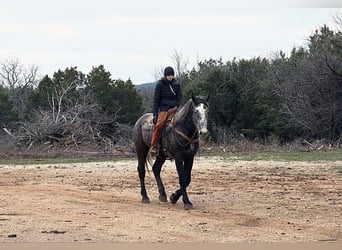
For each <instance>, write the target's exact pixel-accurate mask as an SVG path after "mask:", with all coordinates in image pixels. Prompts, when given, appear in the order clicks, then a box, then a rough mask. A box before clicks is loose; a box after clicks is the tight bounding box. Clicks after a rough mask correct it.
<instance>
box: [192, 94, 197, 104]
mask: <svg viewBox="0 0 342 250" xmlns="http://www.w3.org/2000/svg"><path fill="white" fill-rule="evenodd" d="M191 99H192V101H193V102H194V103H195V104H196V96H195V95H194V93H193V92H191Z"/></svg>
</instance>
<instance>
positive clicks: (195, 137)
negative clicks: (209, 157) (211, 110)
mask: <svg viewBox="0 0 342 250" xmlns="http://www.w3.org/2000/svg"><path fill="white" fill-rule="evenodd" d="M206 106H207V105H206ZM192 113H193V114H192V119H193V120H194V115H195V113H196V112H195V111H194V110H192ZM195 127H196V126H195ZM172 130H173V132H174V133H176V134H178V135H180V136H181V137H183V138H184V139H185V140H186V141H187V142H186V143H185V144H183V143H181V142H180V140H179V139H178V138H177V136H176V135H175V138H176V141H177V143H178V144H179V145H180V146H182V147H186V146H188V145H190V144H194V143H196V142H198V141H199V137H198V134H199V133H198V129H197V127H196V129H195V132H194V134H193V135H192V137H191V138H190V137H189V136H187V135H186V134H184V133H183V132H182V131H180V130H179V129H176V128H174V129H172Z"/></svg>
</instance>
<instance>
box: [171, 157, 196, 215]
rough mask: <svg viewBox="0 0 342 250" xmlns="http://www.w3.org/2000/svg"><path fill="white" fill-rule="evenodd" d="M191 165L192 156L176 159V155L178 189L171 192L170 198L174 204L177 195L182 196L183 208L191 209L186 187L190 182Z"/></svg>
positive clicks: (177, 197)
mask: <svg viewBox="0 0 342 250" xmlns="http://www.w3.org/2000/svg"><path fill="white" fill-rule="evenodd" d="M192 165H193V157H190V158H188V159H185V160H183V159H182V158H179V159H177V157H176V167H177V172H178V178H179V184H180V189H179V190H177V191H176V192H175V193H173V194H172V195H171V197H170V200H171V202H172V203H173V204H175V203H176V202H177V201H178V199H179V197H180V196H181V195H182V196H183V203H184V209H192V208H193V205H192V203H191V202H190V200H189V197H188V193H187V191H186V188H187V187H188V186H189V184H190V182H191V170H192Z"/></svg>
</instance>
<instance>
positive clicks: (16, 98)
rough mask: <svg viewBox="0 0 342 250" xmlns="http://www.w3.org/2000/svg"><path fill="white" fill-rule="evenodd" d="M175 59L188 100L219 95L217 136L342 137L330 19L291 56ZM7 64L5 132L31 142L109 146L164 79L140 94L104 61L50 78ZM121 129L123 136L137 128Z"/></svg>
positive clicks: (339, 39)
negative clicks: (189, 62)
mask: <svg viewBox="0 0 342 250" xmlns="http://www.w3.org/2000/svg"><path fill="white" fill-rule="evenodd" d="M174 58H176V59H177V60H176V63H175V67H176V69H177V72H178V77H179V78H180V81H181V84H182V88H183V92H184V96H185V99H186V98H190V95H191V93H194V94H203V95H207V94H209V95H210V113H209V123H208V124H209V129H210V137H211V139H212V141H213V142H215V143H229V142H230V141H231V139H232V138H234V137H239V136H244V137H246V138H248V139H251V140H259V141H262V142H268V141H270V140H273V139H274V138H276V139H277V140H278V141H279V142H281V143H285V142H291V141H293V140H296V139H298V138H302V139H307V140H314V139H325V140H328V141H329V142H331V143H339V141H340V140H341V135H342V60H341V59H342V34H341V32H340V31H333V30H331V29H330V28H328V27H327V26H322V27H320V28H319V29H317V30H316V31H315V32H314V33H313V34H312V35H311V36H310V37H308V39H307V44H306V45H305V46H300V47H294V48H293V49H292V51H291V53H290V54H289V55H286V54H285V53H284V52H282V51H279V52H275V53H274V54H273V56H272V57H271V58H261V57H256V58H252V59H239V60H238V59H233V60H229V61H223V60H222V59H217V60H215V59H208V60H204V61H202V62H198V65H197V66H196V67H194V68H193V69H191V70H185V68H186V67H184V65H183V66H182V61H181V57H180V56H179V54H176V56H175V57H174ZM0 67H1V68H0V125H1V126H2V128H3V130H2V132H1V133H2V134H4V133H5V134H6V135H9V136H12V137H13V138H16V141H17V143H22V142H24V144H25V146H26V147H30V146H32V145H35V144H44V143H46V142H47V141H49V142H50V143H51V145H52V144H53V143H54V142H59V143H62V144H63V145H70V144H71V145H74V146H79V145H81V144H85V143H86V142H85V141H92V142H96V143H97V144H101V145H108V142H109V141H110V142H111V143H112V142H113V140H114V141H115V140H116V139H115V138H113V136H112V135H113V134H115V133H118V131H120V128H122V126H123V125H125V126H132V124H134V123H135V121H136V120H137V119H138V117H139V116H140V115H141V114H143V113H144V112H149V111H151V101H149V100H150V99H151V93H153V90H154V85H152V86H151V88H150V90H149V91H146V89H145V90H144V91H139V90H137V88H136V87H135V86H134V85H133V84H132V82H131V80H129V79H128V80H127V81H123V80H120V79H117V80H115V79H112V77H111V74H110V72H109V71H107V70H106V69H105V67H104V66H103V65H100V66H98V67H93V69H92V70H91V72H89V73H88V74H84V73H82V72H81V71H79V70H78V69H77V67H70V68H66V69H65V70H58V71H57V72H55V73H54V74H53V76H52V77H50V76H48V75H46V76H44V77H43V78H42V79H38V76H37V70H38V68H37V67H35V66H32V67H30V68H25V67H24V66H23V65H21V64H20V62H19V61H18V60H15V59H14V60H7V61H5V62H3V63H2V64H1V65H0ZM121 133H122V134H121V137H120V138H122V137H125V134H127V133H130V130H129V129H128V128H127V129H126V130H123V131H121ZM119 134H120V133H119ZM66 135H68V136H66ZM126 136H127V135H126ZM129 136H131V135H129ZM61 138H63V140H62V139H61ZM65 138H69V139H68V140H66V139H65ZM84 138H86V140H85V139H84ZM48 146H50V144H49V145H48Z"/></svg>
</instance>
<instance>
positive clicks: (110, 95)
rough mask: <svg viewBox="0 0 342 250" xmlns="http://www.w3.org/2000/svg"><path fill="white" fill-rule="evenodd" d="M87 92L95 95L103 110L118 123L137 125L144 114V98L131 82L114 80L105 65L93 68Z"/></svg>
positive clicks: (89, 76)
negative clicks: (137, 121) (137, 120)
mask: <svg viewBox="0 0 342 250" xmlns="http://www.w3.org/2000/svg"><path fill="white" fill-rule="evenodd" d="M86 85H87V87H86V90H87V91H88V92H91V93H92V94H93V95H94V98H95V99H96V100H97V102H98V103H99V104H100V105H101V107H102V109H103V110H104V111H105V112H106V113H107V114H108V115H109V116H110V117H112V119H115V120H116V121H117V122H121V123H135V121H136V119H137V118H138V117H139V116H140V115H141V114H142V113H143V106H142V97H141V96H140V95H139V94H138V92H137V91H136V89H135V88H134V86H133V83H132V81H131V80H127V81H122V80H120V79H118V80H112V79H111V74H110V73H109V72H108V71H106V70H105V68H104V66H103V65H100V66H99V67H93V69H92V71H91V72H90V73H89V74H88V76H87V83H86Z"/></svg>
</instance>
